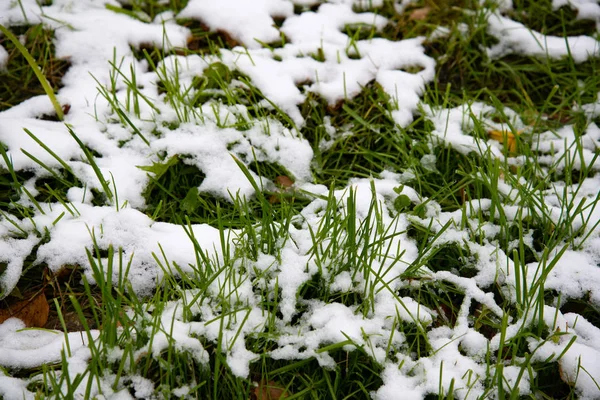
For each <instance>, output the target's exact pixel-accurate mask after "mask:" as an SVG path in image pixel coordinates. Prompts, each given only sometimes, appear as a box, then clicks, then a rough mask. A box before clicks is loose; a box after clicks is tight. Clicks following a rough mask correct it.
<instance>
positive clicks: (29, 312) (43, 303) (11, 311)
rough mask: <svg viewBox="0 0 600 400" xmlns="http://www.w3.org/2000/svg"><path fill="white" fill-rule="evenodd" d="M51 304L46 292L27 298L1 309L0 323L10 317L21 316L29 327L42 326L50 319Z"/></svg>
mask: <svg viewBox="0 0 600 400" xmlns="http://www.w3.org/2000/svg"><path fill="white" fill-rule="evenodd" d="M49 312H50V306H49V305H48V301H47V300H46V295H45V294H44V292H43V291H42V292H40V293H38V294H36V295H35V296H33V297H31V298H30V299H27V300H22V301H18V302H16V303H14V304H12V305H10V306H9V307H6V308H2V309H0V324H1V323H3V322H4V321H6V320H7V319H9V318H13V317H15V318H19V319H20V320H21V321H23V322H24V323H25V326H27V327H28V328H42V327H44V326H45V325H46V322H47V321H48V314H49Z"/></svg>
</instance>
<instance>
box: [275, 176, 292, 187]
mask: <svg viewBox="0 0 600 400" xmlns="http://www.w3.org/2000/svg"><path fill="white" fill-rule="evenodd" d="M275 183H276V184H277V185H278V186H281V187H282V188H284V189H287V188H289V187H292V185H294V181H293V180H292V178H290V177H289V176H285V175H279V176H278V177H277V178H275Z"/></svg>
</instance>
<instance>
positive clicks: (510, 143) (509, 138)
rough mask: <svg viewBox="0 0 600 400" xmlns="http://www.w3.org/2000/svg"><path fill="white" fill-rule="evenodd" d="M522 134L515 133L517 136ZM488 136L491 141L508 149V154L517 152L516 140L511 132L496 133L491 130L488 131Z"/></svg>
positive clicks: (496, 131) (519, 132)
mask: <svg viewBox="0 0 600 400" xmlns="http://www.w3.org/2000/svg"><path fill="white" fill-rule="evenodd" d="M522 132H523V131H517V135H520V134H521V133H522ZM488 135H489V136H490V139H493V140H495V141H497V142H500V143H502V144H506V147H507V148H508V151H509V152H511V153H516V152H517V138H516V137H515V134H514V133H512V132H511V131H498V130H495V129H492V130H491V131H488Z"/></svg>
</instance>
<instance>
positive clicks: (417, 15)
mask: <svg viewBox="0 0 600 400" xmlns="http://www.w3.org/2000/svg"><path fill="white" fill-rule="evenodd" d="M430 11H431V7H422V8H417V9H416V10H413V11H412V12H411V13H410V15H409V16H408V19H410V20H411V21H423V20H424V19H425V18H427V15H429V12H430Z"/></svg>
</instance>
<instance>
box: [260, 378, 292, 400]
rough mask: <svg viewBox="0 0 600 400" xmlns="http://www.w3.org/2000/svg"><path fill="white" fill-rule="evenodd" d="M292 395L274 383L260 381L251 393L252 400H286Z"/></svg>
mask: <svg viewBox="0 0 600 400" xmlns="http://www.w3.org/2000/svg"><path fill="white" fill-rule="evenodd" d="M289 395H290V393H289V392H288V391H287V390H286V389H285V388H284V387H283V386H281V385H279V384H278V383H275V382H273V381H268V382H265V381H260V383H259V384H258V386H256V387H254V388H253V389H252V392H251V393H250V399H251V400H279V399H285V398H287V397H288V396H289Z"/></svg>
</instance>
